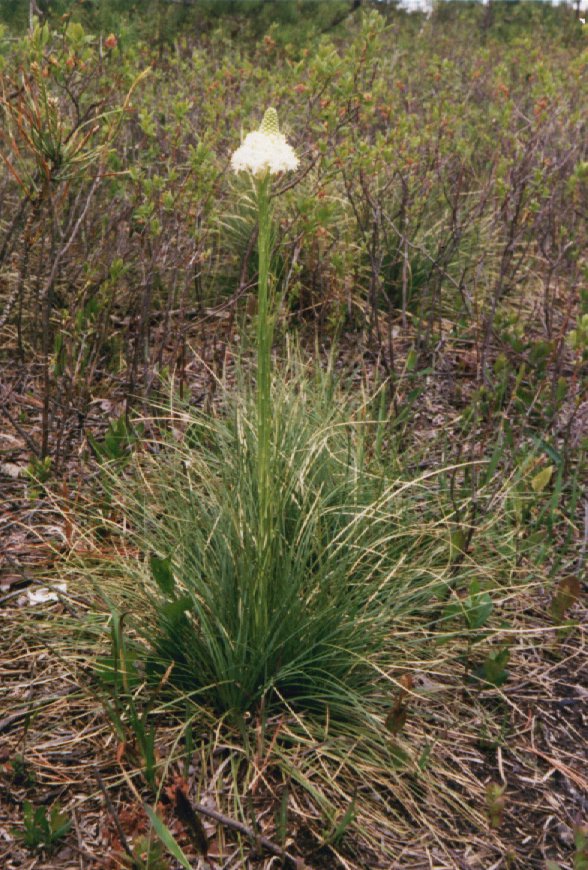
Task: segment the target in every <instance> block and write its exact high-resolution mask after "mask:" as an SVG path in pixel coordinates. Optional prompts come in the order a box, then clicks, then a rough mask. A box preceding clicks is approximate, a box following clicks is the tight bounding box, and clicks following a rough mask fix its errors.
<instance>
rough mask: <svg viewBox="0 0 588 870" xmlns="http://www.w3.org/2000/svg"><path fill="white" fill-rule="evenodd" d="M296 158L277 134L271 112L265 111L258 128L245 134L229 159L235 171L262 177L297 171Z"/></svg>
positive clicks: (276, 120) (289, 147) (273, 112)
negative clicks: (243, 139)
mask: <svg viewBox="0 0 588 870" xmlns="http://www.w3.org/2000/svg"><path fill="white" fill-rule="evenodd" d="M298 163H299V161H298V157H297V156H296V153H295V151H294V149H293V148H292V146H291V145H288V143H287V142H286V137H285V136H284V135H283V133H280V128H279V126H278V115H277V112H276V110H275V109H268V110H267V111H266V113H265V115H264V116H263V121H262V122H261V127H260V128H259V130H255V132H253V133H248V134H247V136H246V137H245V141H244V142H243V144H242V145H241V146H240V148H237V150H236V151H235V153H234V154H233V156H232V157H231V166H232V167H233V169H234V170H235V172H241V171H246V172H250V173H251V174H252V175H255V176H256V177H257V178H262V177H263V176H264V175H266V173H268V172H269V174H270V175H276V174H277V173H278V172H291V171H292V170H294V169H297V168H298Z"/></svg>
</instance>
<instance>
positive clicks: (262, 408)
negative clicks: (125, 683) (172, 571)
mask: <svg viewBox="0 0 588 870" xmlns="http://www.w3.org/2000/svg"><path fill="white" fill-rule="evenodd" d="M298 163H299V161H298V157H297V156H296V154H295V152H294V149H293V148H292V146H291V145H289V144H288V143H287V141H286V137H285V136H284V135H283V133H281V132H280V126H279V122H278V113H277V112H276V110H275V109H274V108H269V109H267V110H266V112H265V115H264V116H263V120H262V122H261V126H260V128H259V130H255V131H254V132H252V133H249V134H248V135H247V136H246V137H245V141H244V142H243V144H242V145H241V146H240V147H239V148H237V150H236V151H235V153H234V154H233V156H232V158H231V166H232V167H233V169H234V170H235V171H236V172H248V173H250V174H251V176H252V177H253V179H254V181H255V187H256V193H257V208H258V241H257V250H258V258H259V260H258V262H259V266H258V306H257V443H258V454H257V486H258V498H259V528H258V541H257V548H258V555H259V563H258V568H259V579H258V589H257V594H258V596H259V599H260V604H261V606H260V607H258V608H257V612H258V614H259V616H260V617H261V618H267V611H266V608H265V606H264V604H263V603H264V602H266V601H267V594H266V593H267V590H266V589H265V588H264V587H265V584H266V582H267V577H268V574H269V572H268V570H267V559H268V555H269V536H270V534H271V516H270V513H271V504H270V427H271V419H272V408H271V348H272V337H273V311H271V310H270V307H271V306H270V294H269V269H270V258H271V213H270V186H271V178H272V176H273V175H278V174H280V173H282V172H289V171H292V170H295V169H296V168H297V167H298ZM264 614H265V617H264Z"/></svg>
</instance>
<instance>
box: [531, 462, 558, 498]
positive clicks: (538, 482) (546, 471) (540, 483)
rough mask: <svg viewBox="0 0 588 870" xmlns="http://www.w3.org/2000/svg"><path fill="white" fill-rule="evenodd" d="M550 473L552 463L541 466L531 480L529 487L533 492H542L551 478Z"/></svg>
mask: <svg viewBox="0 0 588 870" xmlns="http://www.w3.org/2000/svg"><path fill="white" fill-rule="evenodd" d="M552 474H553V465H546V466H545V468H542V469H541V471H540V472H539V473H538V474H536V475H535V477H534V478H533V479H532V480H531V487H532V489H533V492H536V493H540V492H543V490H544V489H545V487H546V486H547V484H548V483H549V481H550V480H551V476H552Z"/></svg>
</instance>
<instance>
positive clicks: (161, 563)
mask: <svg viewBox="0 0 588 870" xmlns="http://www.w3.org/2000/svg"><path fill="white" fill-rule="evenodd" d="M149 565H150V567H151V573H152V574H153V579H154V580H155V582H156V583H157V585H158V586H159V588H160V589H161V591H162V592H163V594H164V595H168V596H171V595H173V593H174V586H175V580H174V572H173V570H172V564H171V559H170V557H169V556H166V557H165V558H163V559H162V558H160V557H159V556H156V555H154V554H152V555H151V556H150V558H149Z"/></svg>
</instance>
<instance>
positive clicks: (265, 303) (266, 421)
mask: <svg viewBox="0 0 588 870" xmlns="http://www.w3.org/2000/svg"><path fill="white" fill-rule="evenodd" d="M269 191H270V176H269V173H268V174H266V175H265V176H264V177H263V178H262V179H260V180H258V182H257V204H258V219H259V237H258V242H257V248H258V254H259V281H258V303H257V451H258V452H257V485H258V498H259V528H258V535H259V538H258V554H259V566H258V567H259V580H258V596H259V597H258V602H259V603H260V604H261V609H262V610H263V609H264V604H267V596H266V594H265V583H266V580H265V575H266V570H265V569H266V562H267V556H268V552H269V544H270V526H271V517H270V510H271V508H270V430H271V422H272V407H271V348H272V335H273V324H272V319H271V312H270V303H269V287H268V282H269V266H270V254H271V251H270V235H271V227H270V204H269Z"/></svg>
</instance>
